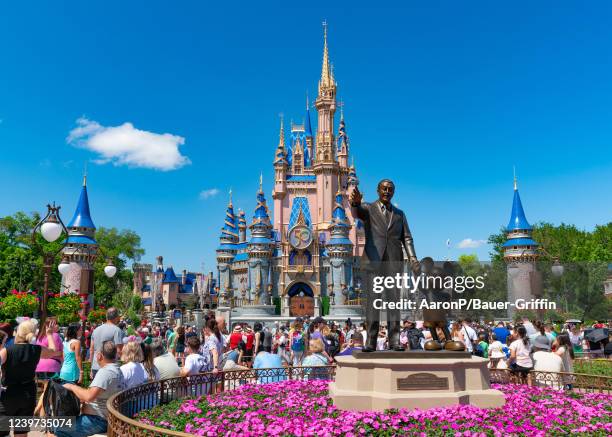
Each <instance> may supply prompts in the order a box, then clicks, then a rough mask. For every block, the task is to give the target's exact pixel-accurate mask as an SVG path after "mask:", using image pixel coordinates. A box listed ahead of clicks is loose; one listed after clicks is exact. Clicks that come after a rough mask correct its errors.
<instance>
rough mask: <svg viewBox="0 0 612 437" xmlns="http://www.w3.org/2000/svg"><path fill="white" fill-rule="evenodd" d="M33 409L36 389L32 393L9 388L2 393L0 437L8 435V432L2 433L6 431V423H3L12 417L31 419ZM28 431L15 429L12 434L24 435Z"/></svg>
mask: <svg viewBox="0 0 612 437" xmlns="http://www.w3.org/2000/svg"><path fill="white" fill-rule="evenodd" d="M35 408H36V389H34V391H32V390H29V389H25V390H19V389H13V388H9V389H7V391H5V392H3V393H2V395H1V396H0V424H1V425H0V436H6V435H9V432H8V431H2V430H6V429H8V423H4V421H6V420H7V419H8V418H9V417H14V416H28V417H31V416H32V415H33V414H34V409H35ZM29 430H30V429H29V428H15V429H13V432H14V433H15V434H25V433H27V432H28V431H29Z"/></svg>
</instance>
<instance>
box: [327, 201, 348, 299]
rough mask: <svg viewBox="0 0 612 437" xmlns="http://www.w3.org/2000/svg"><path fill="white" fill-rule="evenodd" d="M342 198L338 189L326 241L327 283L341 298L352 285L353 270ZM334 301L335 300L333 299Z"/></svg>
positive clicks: (337, 296)
mask: <svg viewBox="0 0 612 437" xmlns="http://www.w3.org/2000/svg"><path fill="white" fill-rule="evenodd" d="M343 202H344V198H343V196H342V193H341V192H340V191H339V190H338V192H337V193H336V199H335V203H334V212H333V214H332V220H331V224H330V226H329V230H330V232H331V238H330V239H329V241H328V242H327V245H326V247H327V253H328V255H329V263H330V275H331V278H329V279H330V281H329V284H330V285H332V287H331V288H330V287H329V286H328V288H330V290H328V291H331V290H333V293H334V297H335V298H339V297H340V296H341V295H343V300H346V299H348V297H349V296H348V290H349V287H351V286H352V272H353V261H352V260H353V257H352V255H353V243H352V241H351V240H350V238H349V232H350V229H351V225H350V223H349V220H348V217H347V215H346V212H345V210H344V206H343ZM334 301H335V302H337V300H335V299H334Z"/></svg>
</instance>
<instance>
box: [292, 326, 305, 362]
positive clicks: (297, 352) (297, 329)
mask: <svg viewBox="0 0 612 437" xmlns="http://www.w3.org/2000/svg"><path fill="white" fill-rule="evenodd" d="M289 345H290V348H291V365H293V366H300V365H301V364H302V358H303V357H304V333H303V330H302V324H301V323H299V322H298V321H296V322H295V323H294V324H293V327H292V328H291V331H289Z"/></svg>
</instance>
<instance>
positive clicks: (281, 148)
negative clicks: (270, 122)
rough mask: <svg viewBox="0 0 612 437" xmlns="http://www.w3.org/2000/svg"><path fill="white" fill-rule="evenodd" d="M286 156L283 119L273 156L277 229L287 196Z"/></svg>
mask: <svg viewBox="0 0 612 437" xmlns="http://www.w3.org/2000/svg"><path fill="white" fill-rule="evenodd" d="M287 167H288V163H287V155H286V152H285V129H284V127H283V117H282V116H281V120H280V132H279V135H278V146H277V147H276V153H275V155H274V190H273V192H272V198H273V199H274V211H275V212H276V220H278V223H277V225H278V227H279V228H280V226H281V225H282V223H284V220H283V219H284V218H283V200H284V198H285V195H286V194H287Z"/></svg>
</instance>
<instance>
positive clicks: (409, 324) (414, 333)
mask: <svg viewBox="0 0 612 437" xmlns="http://www.w3.org/2000/svg"><path fill="white" fill-rule="evenodd" d="M404 333H405V336H406V349H407V350H419V349H423V346H422V345H421V340H422V339H423V331H421V330H420V329H418V328H417V327H416V324H415V323H414V322H413V321H412V320H406V321H405V322H404Z"/></svg>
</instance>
